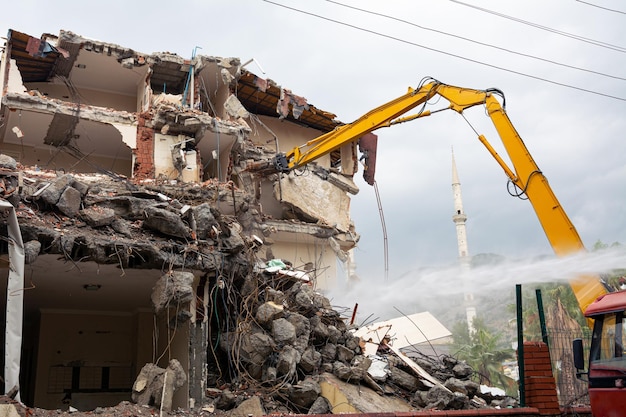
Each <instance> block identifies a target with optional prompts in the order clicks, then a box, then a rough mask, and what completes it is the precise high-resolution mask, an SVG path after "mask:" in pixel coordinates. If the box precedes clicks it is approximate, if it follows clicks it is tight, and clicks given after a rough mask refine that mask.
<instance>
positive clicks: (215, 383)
mask: <svg viewBox="0 0 626 417" xmlns="http://www.w3.org/2000/svg"><path fill="white" fill-rule="evenodd" d="M0 168H1V172H0V175H1V176H2V180H3V184H4V187H3V191H4V197H5V198H6V199H7V200H9V201H10V202H11V203H12V204H13V205H14V206H15V207H16V209H17V214H18V219H19V222H20V228H21V231H22V235H23V240H24V244H25V249H26V261H27V262H34V261H35V260H36V258H37V256H38V255H39V254H43V253H54V254H60V255H62V256H63V257H65V259H66V260H67V261H70V262H84V261H93V262H97V263H101V264H111V263H117V264H119V266H120V267H121V268H144V269H148V268H149V269H158V270H161V269H162V268H163V265H167V266H168V267H169V272H168V273H166V274H164V275H163V277H162V278H161V280H162V281H163V282H165V283H166V284H167V285H165V286H164V287H167V288H176V291H170V292H158V291H157V290H155V294H156V295H155V294H153V304H154V309H155V312H156V313H158V312H159V311H162V310H164V309H168V308H170V307H172V306H174V305H175V306H177V308H176V311H177V312H179V313H180V312H181V311H185V309H184V308H180V306H181V303H183V304H185V303H186V304H185V306H188V303H189V302H190V300H191V298H192V297H194V296H195V291H194V290H193V289H192V288H191V282H190V281H189V280H187V279H186V277H185V275H184V274H180V273H178V272H177V271H179V270H183V269H184V270H185V271H189V270H194V271H203V272H205V273H206V274H205V278H206V282H205V285H208V286H209V294H211V295H212V296H211V297H210V299H209V300H205V301H206V304H207V305H206V310H204V312H200V313H199V314H204V313H206V314H207V315H208V330H207V340H206V346H207V349H208V355H207V367H208V372H207V387H208V388H207V390H206V393H204V395H205V399H204V401H203V403H202V404H196V405H195V407H194V409H193V410H185V411H182V410H179V411H176V410H175V411H171V412H167V411H166V412H165V414H164V415H175V414H179V413H182V414H185V415H198V416H200V415H208V414H229V415H233V416H242V417H247V416H248V415H255V416H256V415H261V414H270V413H285V414H289V413H311V414H324V413H330V412H332V411H333V410H332V408H331V407H332V405H331V404H330V403H329V402H328V401H327V400H326V399H325V398H324V397H322V396H321V386H320V384H321V383H322V382H323V381H328V380H339V381H341V383H342V384H351V385H358V386H360V387H362V389H363V390H366V389H367V390H371V392H372V393H373V395H377V396H380V397H395V398H397V399H401V400H402V401H403V402H404V403H406V405H407V407H408V409H414V410H420V409H438V410H447V409H471V408H494V407H510V406H513V407H515V406H517V404H516V401H515V400H514V399H512V398H509V397H496V398H494V397H492V396H491V395H490V394H482V393H481V392H480V387H479V385H478V384H477V383H476V382H474V381H473V380H472V376H473V370H472V369H471V368H470V367H468V366H467V364H465V363H464V362H461V361H457V360H456V359H454V358H453V357H448V356H446V357H440V358H430V357H426V356H421V357H414V358H412V360H409V359H407V358H405V357H401V356H398V355H397V354H395V353H393V352H380V353H379V354H377V355H372V356H366V355H364V350H363V347H364V343H363V340H361V339H360V338H358V337H356V336H354V335H353V332H352V331H353V330H354V329H352V328H351V327H350V326H349V325H348V324H347V321H346V320H345V317H342V316H341V315H340V313H339V312H338V311H337V310H336V309H334V308H333V306H331V304H330V302H329V300H328V299H327V298H326V297H324V296H323V295H322V294H320V293H319V292H317V291H316V289H315V287H314V285H313V282H314V276H315V271H314V270H311V269H309V270H306V271H301V270H297V269H294V268H293V266H292V264H291V262H290V260H284V259H283V260H278V259H265V258H263V257H260V256H259V255H257V252H258V250H259V246H260V243H259V239H260V240H261V241H262V239H263V236H266V235H267V233H268V231H267V230H265V228H264V225H263V216H262V214H261V213H260V212H259V211H258V210H257V209H256V208H255V204H254V200H253V198H252V197H251V196H250V195H249V194H247V193H246V192H244V191H242V190H239V189H237V188H236V187H235V186H234V185H233V184H232V183H227V184H223V183H222V184H218V183H216V182H207V183H204V184H196V185H190V184H176V183H171V182H155V181H153V182H144V183H141V184H135V183H132V182H130V181H128V180H126V179H123V178H111V177H110V176H105V175H93V176H86V175H78V174H74V175H73V174H58V173H53V172H42V171H31V170H27V169H25V168H24V167H18V166H17V165H16V164H15V161H11V160H10V158H8V157H4V156H2V158H0ZM17 171H22V177H21V181H22V182H21V183H19V182H18V175H17ZM220 205H221V206H222V207H223V206H224V205H226V206H227V207H229V209H230V210H229V211H230V212H231V213H233V214H231V215H225V214H223V213H221V212H220V210H219V207H220ZM231 208H232V209H231ZM255 236H256V237H255ZM259 236H260V237H261V238H259ZM261 246H262V245H261ZM170 284H171V285H170ZM159 285H160V284H159V283H157V286H155V289H158V287H159ZM186 311H188V309H187V310H186ZM189 319H190V314H175V317H174V319H173V322H172V325H173V326H181V325H182V324H183V323H188V320H189ZM416 368H418V369H419V370H420V371H419V372H416ZM163 372H165V371H163ZM425 375H426V376H427V377H425ZM183 377H186V376H183ZM138 382H139V380H138V381H137V382H136V383H135V387H134V392H133V396H132V397H133V399H134V400H135V401H137V402H138V404H135V403H132V402H123V403H121V404H119V405H118V406H116V407H113V408H97V409H95V410H93V411H89V412H82V411H75V412H73V413H72V414H73V415H74V416H75V417H82V416H83V415H84V416H86V415H94V414H100V415H115V416H131V415H132V416H142V415H155V414H159V413H160V412H161V410H160V407H159V405H160V404H159V401H155V400H154V396H151V395H149V394H150V393H149V392H147V391H145V390H149V389H151V388H150V387H149V386H148V384H146V383H143V384H139V383H138ZM161 387H162V385H161ZM155 389H158V388H155ZM4 402H11V400H10V399H9V398H8V397H4ZM374 402H375V401H374ZM374 405H375V404H372V406H374ZM16 407H17V409H18V411H19V413H20V414H21V415H23V416H42V417H43V416H54V415H60V414H64V413H66V412H67V411H63V412H62V411H60V410H41V409H31V408H25V407H23V406H22V405H20V404H16ZM362 411H363V412H365V411H367V410H362ZM373 411H378V412H384V411H396V410H373Z"/></svg>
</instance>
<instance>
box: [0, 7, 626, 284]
mask: <svg viewBox="0 0 626 417" xmlns="http://www.w3.org/2000/svg"><path fill="white" fill-rule="evenodd" d="M6 7H7V6H5V10H4V11H3V13H2V14H1V15H0V32H1V33H3V34H5V33H6V32H7V30H8V29H9V28H12V29H15V30H18V31H21V32H26V33H28V34H30V35H33V36H39V35H41V34H42V33H45V32H47V33H53V34H56V33H58V31H59V30H60V29H64V30H70V31H73V32H75V33H78V34H80V35H82V36H85V37H89V38H94V39H100V40H103V41H107V42H111V43H117V44H120V45H123V46H126V47H130V48H133V49H135V50H137V51H140V52H144V53H151V52H162V51H169V52H175V53H177V54H179V55H181V56H183V57H186V58H189V57H191V54H192V51H193V50H194V48H195V47H199V48H201V49H199V50H198V53H199V54H204V55H214V56H221V57H229V56H234V57H239V58H241V60H242V61H247V60H248V59H251V58H254V59H255V62H256V63H252V64H250V65H249V66H248V67H247V68H248V69H249V70H251V71H253V72H255V73H257V74H258V75H259V76H262V77H266V78H271V79H272V80H274V81H275V82H277V83H278V84H280V85H283V86H284V87H286V88H289V89H291V90H292V91H293V92H294V93H296V94H298V95H301V96H304V97H306V98H307V99H308V101H309V103H312V104H314V105H315V106H316V107H318V108H321V109H324V110H327V111H331V112H333V113H335V114H336V115H337V117H338V119H339V120H341V121H344V122H350V121H353V120H355V119H357V118H358V117H359V116H360V115H362V114H363V113H366V112H367V111H369V110H371V109H372V108H375V107H377V106H379V105H381V104H383V103H385V102H387V101H389V100H391V99H393V98H396V97H398V96H400V95H402V94H404V93H405V92H406V89H407V87H416V86H417V85H418V84H419V82H420V80H421V79H423V78H424V77H427V76H430V77H434V78H436V79H438V80H440V81H442V82H444V83H447V84H452V85H457V86H462V87H470V88H475V89H486V88H491V87H496V88H499V89H500V90H502V91H503V92H504V93H505V95H506V109H507V112H508V115H509V117H510V119H511V120H512V122H513V124H514V125H515V127H516V129H517V130H518V132H519V133H520V135H521V136H522V138H523V139H524V142H525V144H526V146H527V147H528V148H529V150H530V152H531V153H532V156H533V158H534V159H535V161H536V162H537V164H538V165H539V167H540V168H541V169H542V171H543V173H544V174H545V175H546V177H547V178H548V180H549V181H550V184H551V186H552V188H553V190H554V192H555V194H556V196H557V197H558V198H559V200H560V202H561V204H562V206H563V207H564V208H565V210H566V212H567V213H568V215H569V216H570V218H571V220H572V221H573V223H574V224H575V226H576V228H577V229H578V232H579V234H580V235H581V237H582V239H583V241H584V243H585V244H586V245H587V247H592V246H593V244H594V242H596V241H597V240H601V241H603V242H606V243H612V242H616V241H618V242H621V243H623V244H626V209H625V208H624V203H625V202H626V182H625V180H626V164H625V163H624V159H625V158H626V140H625V139H626V138H625V135H626V133H625V132H626V117H625V116H624V115H625V114H626V70H625V68H626V6H625V5H624V4H623V3H622V2H621V1H619V0H590V1H589V2H583V1H579V0H551V1H549V2H546V1H539V0H524V1H521V0H510V1H506V2H502V1H496V0H482V1H476V0H464V1H457V0H438V1H428V2H427V1H422V0H406V1H396V0H389V1H385V2H381V1H370V0H367V1H366V0H359V1H356V0H341V1H337V2H335V1H324V0H306V1H304V0H298V1H296V0H275V1H274V0H272V1H264V0H238V1H232V0H228V1H226V0H221V1H217V0H213V1H208V0H205V1H200V0H196V1H193V0H178V1H176V2H171V1H162V0H153V1H150V2H141V1H127V0H125V1H121V0H108V1H106V2H104V1H63V0H61V1H57V2H54V3H50V2H44V1H40V0H21V1H11V2H10V3H9V6H8V11H7V10H6ZM356 7H358V8H360V9H362V10H357V9H355V8H356ZM431 108H432V109H435V108H438V107H437V105H436V104H434V105H433V106H432V107H431ZM467 119H468V121H469V122H470V123H471V125H472V126H473V127H474V129H476V130H477V131H478V132H479V133H484V134H485V135H486V136H487V139H488V140H489V141H490V142H491V143H492V144H493V145H494V146H495V147H496V148H497V149H498V150H500V151H501V152H500V153H501V154H502V155H504V154H505V152H504V151H503V149H502V147H501V146H500V143H499V139H498V137H497V135H496V134H495V132H494V131H493V129H492V128H491V126H490V123H489V120H488V118H487V117H486V115H485V114H484V111H483V109H482V108H479V109H474V110H473V111H470V112H467ZM377 133H378V135H379V153H378V166H377V171H376V173H377V183H378V188H379V191H380V196H381V204H382V208H383V213H384V217H385V221H386V230H387V234H386V237H387V242H388V249H389V252H388V253H389V255H388V261H389V270H388V278H387V280H388V281H391V282H392V283H394V285H398V283H400V284H399V288H403V286H404V284H402V283H403V282H405V280H407V279H411V278H410V277H411V276H413V275H414V274H416V272H415V271H418V270H424V268H431V267H438V266H447V265H450V264H451V263H454V262H455V261H456V259H457V247H456V234H455V228H454V224H453V222H452V219H451V216H452V213H453V200H452V188H451V152H452V149H454V154H455V158H456V162H457V166H458V170H459V176H460V180H461V183H462V193H463V203H464V208H465V211H466V213H467V215H468V218H469V219H468V222H467V231H468V241H469V250H470V254H472V255H476V254H481V253H495V254H500V255H503V256H506V257H507V258H512V259H529V258H530V257H534V256H537V255H545V254H551V253H552V250H551V248H550V246H549V244H548V242H547V239H546V238H545V235H544V233H543V231H542V229H541V227H540V225H539V222H538V221H537V219H536V217H535V215H534V212H533V210H532V208H531V206H530V203H529V202H528V201H521V200H518V199H516V198H513V197H510V196H509V194H508V193H507V183H506V177H505V175H504V173H503V172H502V170H501V168H500V167H499V166H498V165H497V164H496V162H495V160H494V159H493V158H492V157H491V156H490V155H489V154H488V152H487V151H486V150H485V149H484V147H483V146H482V145H481V144H480V143H479V142H478V140H477V138H476V135H475V133H474V130H473V129H472V127H470V126H469V124H468V123H467V122H466V121H465V120H464V119H463V118H462V117H461V116H459V115H458V114H455V113H452V112H443V113H440V114H437V115H433V116H432V117H429V118H425V119H421V120H418V121H414V122H412V123H408V124H405V125H400V126H394V127H392V128H388V129H384V130H379V131H378V132H377ZM357 181H358V185H359V186H360V188H361V192H360V193H359V194H358V195H356V196H354V197H353V199H352V215H353V218H354V220H355V223H356V227H357V230H358V231H359V233H360V234H361V242H360V244H359V248H358V249H357V251H356V261H357V274H358V275H359V277H360V278H361V280H362V281H364V282H365V283H367V285H370V286H371V287H372V288H378V284H380V283H384V282H385V275H386V274H385V268H384V265H385V262H384V236H383V233H382V228H381V221H380V217H379V210H378V205H377V201H376V197H375V193H374V190H373V189H372V188H371V187H369V186H368V185H366V184H365V183H364V182H363V181H362V180H361V178H360V174H359V176H358V178H357ZM625 263H626V262H625ZM413 282H414V281H413ZM384 285H386V284H384ZM511 285H512V283H511ZM399 291H400V292H401V290H399Z"/></svg>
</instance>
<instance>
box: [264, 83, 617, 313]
mask: <svg viewBox="0 0 626 417" xmlns="http://www.w3.org/2000/svg"><path fill="white" fill-rule="evenodd" d="M496 95H498V96H501V97H502V99H503V100H504V95H503V94H502V92H501V91H499V90H497V89H489V90H473V89H469V88H461V87H455V86H451V85H446V84H443V83H441V82H439V81H436V80H432V79H431V80H430V81H429V82H428V83H425V84H423V85H422V86H421V87H419V88H417V89H412V88H409V90H408V92H407V93H406V94H404V95H403V96H400V97H398V98H396V99H394V100H392V101H390V102H388V103H385V104H383V105H382V106H380V107H377V108H375V109H373V110H371V111H369V112H368V113H366V114H364V115H363V116H361V117H360V118H359V119H358V120H356V121H354V122H353V123H349V124H346V125H343V126H341V127H338V128H337V129H335V130H333V131H331V132H328V133H325V134H323V135H321V136H319V137H317V138H315V139H313V140H310V141H309V142H307V143H305V144H304V145H301V146H298V147H296V148H294V149H292V150H290V151H288V152H286V153H285V154H279V155H278V156H277V157H276V159H275V162H274V165H275V168H276V169H277V170H279V171H281V172H289V171H291V170H292V169H296V168H299V167H302V166H304V165H306V164H308V163H310V162H312V161H315V160H316V159H318V158H320V157H321V156H323V155H326V154H328V153H330V152H332V151H334V150H336V149H338V148H340V147H341V146H343V145H345V144H347V143H350V142H354V141H356V140H358V139H359V138H360V137H362V136H363V135H365V134H367V133H370V132H373V131H375V130H377V129H380V128H382V127H389V126H392V125H394V124H398V123H403V122H407V121H410V120H414V119H417V118H420V117H425V116H430V115H431V114H433V113H436V112H438V111H442V110H454V111H456V112H457V113H463V111H464V110H465V109H468V108H470V107H474V106H478V105H484V106H485V108H486V110H487V114H488V116H489V118H490V119H491V121H492V123H493V125H494V126H495V128H496V131H497V132H498V135H499V136H500V139H501V140H502V143H503V145H504V148H505V149H506V152H507V154H508V156H509V159H510V161H511V163H512V165H513V166H512V167H509V166H508V165H507V164H506V162H505V161H504V160H503V159H502V158H501V157H500V155H498V153H497V152H496V151H495V149H494V148H493V146H492V145H491V144H490V143H489V142H488V141H487V139H486V138H485V136H484V135H479V136H478V139H479V140H480V142H481V143H482V144H483V145H484V146H485V147H486V148H487V150H488V151H489V153H490V154H491V155H492V156H493V157H494V159H495V160H496V162H498V164H499V165H500V167H501V168H502V169H503V170H504V173H505V174H506V176H507V177H508V178H509V180H510V181H511V182H513V183H514V184H515V186H516V187H517V188H518V190H520V192H519V195H520V196H521V195H524V194H525V195H526V196H527V197H528V200H529V201H530V203H531V204H532V206H533V209H534V210H535V213H536V214H537V218H538V219H539V222H540V223H541V226H542V227H543V230H544V232H545V234H546V236H547V238H548V241H549V242H550V245H552V248H553V250H554V252H555V253H556V254H557V255H558V256H566V255H571V254H574V253H576V252H580V251H583V250H584V249H585V248H584V245H583V242H582V240H581V239H580V236H579V235H578V232H577V231H576V228H575V227H574V225H573V224H572V222H571V221H570V219H569V217H568V216H567V214H566V213H565V210H564V209H563V207H561V204H560V203H559V201H558V199H557V198H556V196H555V195H554V193H553V192H552V189H551V188H550V185H549V184H548V180H547V179H546V177H545V176H544V175H543V173H542V172H541V170H540V169H539V167H538V166H537V164H536V163H535V161H534V160H533V158H532V156H531V155H530V152H529V151H528V149H527V148H526V145H525V144H524V142H523V141H522V138H521V137H520V136H519V134H518V133H517V131H516V130H515V128H514V127H513V124H512V123H511V120H510V119H509V117H508V116H507V114H506V111H505V109H504V107H503V105H501V104H500V102H499V101H498V100H497V99H496V97H495V96H496ZM435 96H441V97H443V98H445V99H446V100H447V101H448V102H449V103H450V104H449V106H448V107H446V108H444V109H441V110H437V111H433V112H430V111H427V110H424V109H423V107H422V108H421V109H420V111H418V112H417V113H416V114H413V115H409V116H404V117H400V116H402V115H404V114H406V113H407V112H409V111H411V110H413V109H415V108H416V107H418V106H420V105H425V104H426V102H427V101H428V100H430V99H431V98H433V97H435ZM503 102H504V101H503ZM570 285H571V287H572V289H573V291H574V294H575V295H576V298H577V299H578V303H579V305H580V307H581V309H582V310H583V311H584V310H585V309H586V307H587V306H588V305H589V304H591V303H592V302H593V301H594V300H595V299H596V298H597V297H598V296H600V295H602V294H606V292H607V291H606V289H605V287H604V286H603V285H602V282H601V280H600V279H599V277H595V276H581V277H578V278H576V279H574V280H572V281H570Z"/></svg>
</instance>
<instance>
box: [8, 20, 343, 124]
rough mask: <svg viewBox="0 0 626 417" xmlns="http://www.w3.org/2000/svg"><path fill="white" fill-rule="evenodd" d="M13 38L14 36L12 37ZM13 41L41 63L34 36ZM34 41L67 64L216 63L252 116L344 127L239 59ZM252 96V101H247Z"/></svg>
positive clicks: (67, 34) (63, 37)
mask: <svg viewBox="0 0 626 417" xmlns="http://www.w3.org/2000/svg"><path fill="white" fill-rule="evenodd" d="M12 34H15V35H16V36H12ZM14 37H15V38H16V39H15V40H16V41H19V42H25V44H24V46H23V51H22V52H25V53H26V55H25V56H22V57H21V59H22V60H34V61H37V62H39V61H40V59H38V58H37V57H36V56H34V55H32V54H28V51H27V47H28V46H27V44H28V41H29V40H31V39H32V38H35V37H34V36H32V35H29V34H27V33H24V32H20V31H17V30H15V29H9V37H8V41H9V42H11V39H12V38H14ZM35 39H39V40H40V41H41V42H45V43H46V44H48V45H49V46H50V47H52V48H53V49H52V50H51V51H49V52H46V54H49V53H53V54H54V57H55V58H54V61H58V60H59V59H62V60H68V59H69V61H71V62H73V60H72V59H71V58H72V52H71V51H70V49H74V48H79V49H82V48H85V49H89V50H92V49H93V50H96V52H102V53H106V54H109V55H111V54H114V55H115V56H116V57H117V59H118V60H130V59H132V61H133V62H132V63H131V62H128V63H126V64H127V65H132V66H143V65H146V64H148V65H151V64H155V63H158V62H162V61H170V62H175V63H180V65H181V66H184V65H191V64H192V63H193V64H194V65H198V63H199V65H200V67H202V66H203V65H206V64H207V63H216V64H217V65H218V66H220V67H222V68H224V69H227V70H229V71H230V72H234V73H235V74H236V75H235V78H236V83H237V91H238V92H239V91H240V90H242V89H243V88H244V87H245V86H248V87H249V88H251V89H252V90H254V91H250V92H249V93H248V95H247V96H246V97H244V98H242V97H241V95H240V94H238V98H239V99H240V101H242V104H244V106H245V107H246V109H247V110H248V111H250V112H252V113H255V114H264V115H267V116H272V117H277V118H279V119H287V120H289V121H290V122H292V123H298V124H302V125H305V126H307V127H311V128H314V129H317V130H320V131H322V132H324V133H326V132H329V131H331V130H333V129H335V128H337V127H338V126H341V125H343V124H344V123H342V122H340V121H338V120H336V117H337V116H336V115H335V114H333V113H331V112H329V111H325V110H322V109H319V108H317V107H315V106H314V105H312V104H310V103H308V102H307V100H306V99H305V98H304V97H302V96H299V95H297V94H295V93H293V91H292V90H290V89H288V88H285V87H283V86H281V85H280V84H278V83H277V82H275V81H274V80H272V79H270V78H267V79H264V78H261V77H259V76H257V75H256V74H254V73H252V72H251V71H248V70H246V69H244V68H243V65H242V63H241V59H240V58H236V57H218V56H211V55H198V56H194V57H193V58H191V59H189V58H184V57H182V56H180V55H178V54H176V53H172V52H152V53H144V52H139V51H137V50H135V49H132V48H129V47H126V46H122V45H119V44H115V43H111V42H105V41H100V40H97V39H93V38H89V37H85V36H82V35H79V34H77V33H74V32H72V31H69V30H64V29H62V30H60V31H59V35H58V36H55V35H52V34H49V33H44V34H42V35H41V37H40V38H35ZM35 43H37V42H35ZM71 45H74V48H71ZM63 46H66V48H63ZM12 53H13V52H12ZM73 54H76V51H74V52H73ZM28 55H30V56H28ZM71 62H65V61H64V62H62V63H61V62H58V63H57V65H56V68H55V69H54V70H52V69H51V71H49V72H48V78H49V77H50V76H51V75H54V74H56V73H60V74H64V73H65V72H67V71H68V70H69V69H68V68H66V67H67V65H70V64H71ZM40 65H41V63H40ZM47 65H51V63H50V62H48V63H47ZM197 69H201V68H197ZM33 81H34V80H33ZM253 96H254V100H249V99H250V98H252V97H253ZM261 102H263V103H265V105H264V106H263V107H262V108H261V111H254V110H255V109H254V107H255V105H254V104H256V110H259V107H258V103H261Z"/></svg>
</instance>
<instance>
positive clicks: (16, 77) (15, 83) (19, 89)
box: [7, 59, 27, 94]
mask: <svg viewBox="0 0 626 417" xmlns="http://www.w3.org/2000/svg"><path fill="white" fill-rule="evenodd" d="M26 91H27V90H26V87H24V82H23V81H22V74H20V70H19V69H18V68H17V63H16V62H15V60H14V59H12V60H11V61H9V80H8V83H7V93H18V94H21V93H26Z"/></svg>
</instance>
